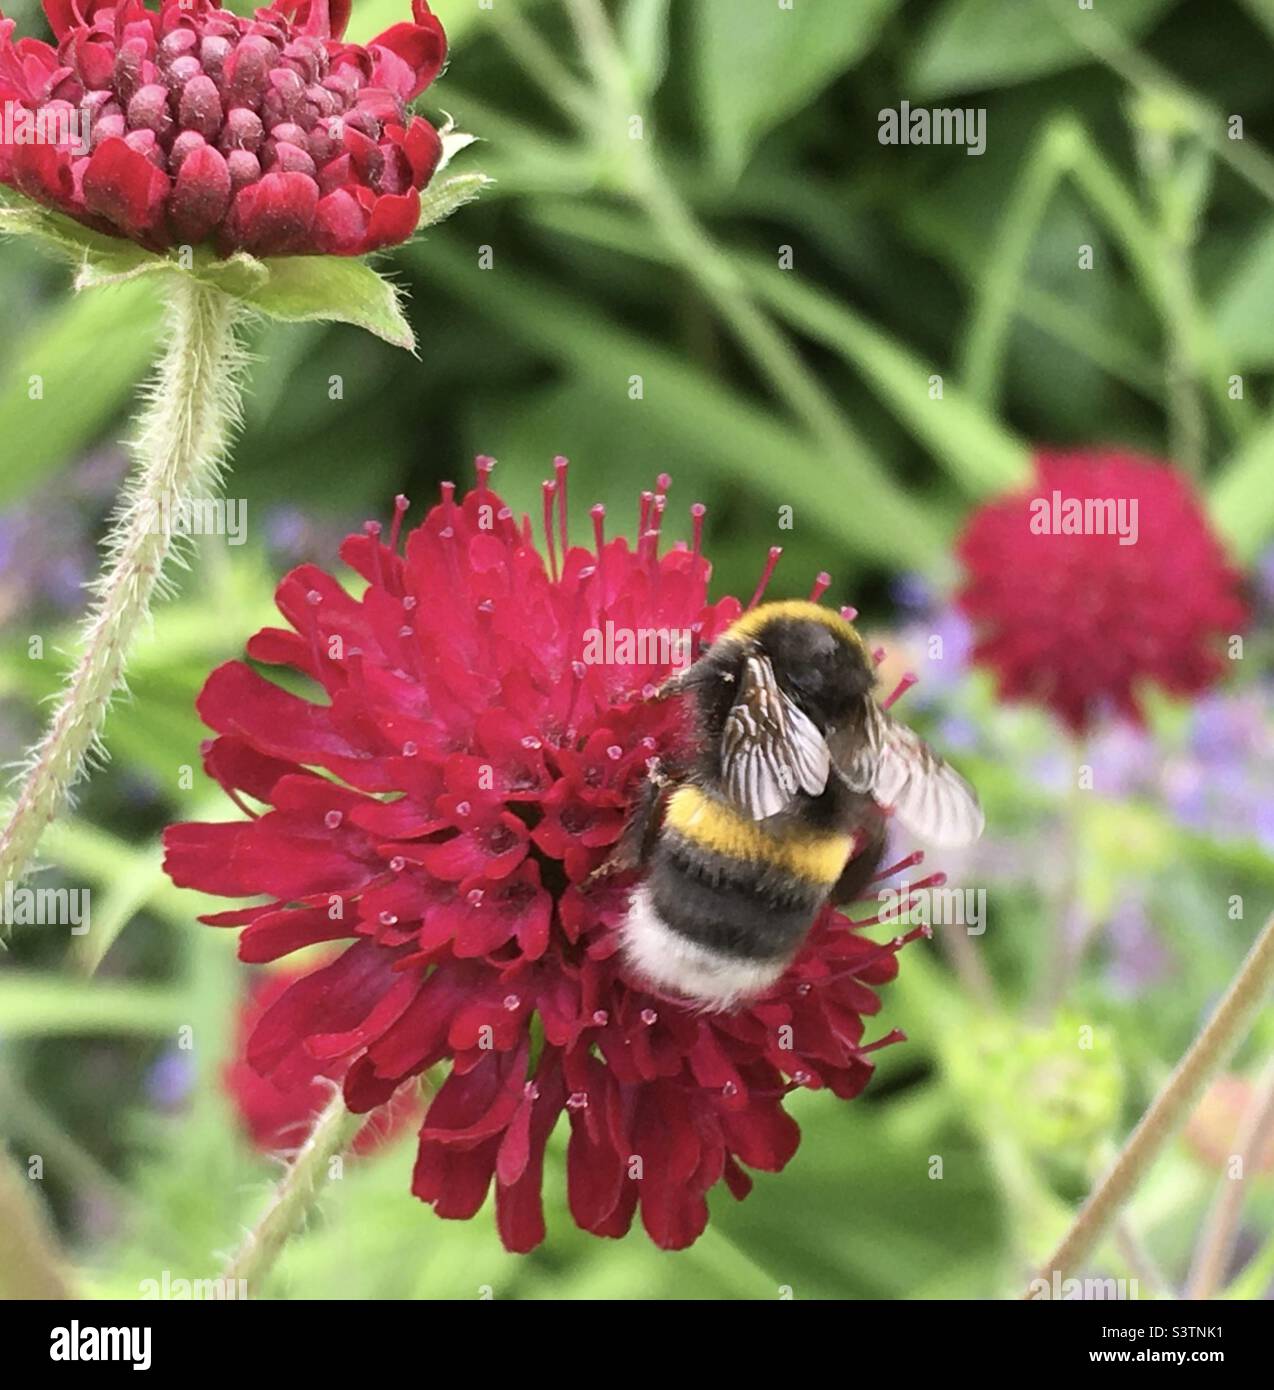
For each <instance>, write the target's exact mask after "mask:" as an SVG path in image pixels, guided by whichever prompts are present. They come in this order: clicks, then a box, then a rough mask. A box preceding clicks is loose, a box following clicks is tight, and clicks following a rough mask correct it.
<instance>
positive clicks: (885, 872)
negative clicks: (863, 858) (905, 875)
mask: <svg viewBox="0 0 1274 1390" xmlns="http://www.w3.org/2000/svg"><path fill="white" fill-rule="evenodd" d="M924 862H925V852H924V850H922V849H916V850H912V852H911V853H910V854H909V855H908V856H907V857H906V858H905V859H900V860H899V861H898V862H897V863H896V864H891V865H890V866H889V867H888V868H887V869H881V871H880V872H879V873H878V874H876V875H875V877H874V878H873V879H872V880H871V882H872V883H880V882H882V881H883V880H884V879H887V878H892V877H893V876H894V875H895V874H897V873H901V872H902V871H903V869H914V868H915V867H916V865H917V864H923V863H924Z"/></svg>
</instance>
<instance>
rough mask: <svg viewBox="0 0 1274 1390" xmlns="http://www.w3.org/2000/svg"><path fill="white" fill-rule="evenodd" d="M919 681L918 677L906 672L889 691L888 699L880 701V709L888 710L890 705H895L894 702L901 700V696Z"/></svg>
mask: <svg viewBox="0 0 1274 1390" xmlns="http://www.w3.org/2000/svg"><path fill="white" fill-rule="evenodd" d="M919 679H920V677H919V676H917V675H915V674H914V673H913V672H911V671H908V672H907V673H906V674H905V675H904V676H903V678H902V679H901V680H900V681H899V682H898V684H897V685H896V686H894V688H893V690H892V691H890V693H889V696H888V698H887V699H885V700H882V701H881V704H880V707H881V709H888V708H889V706H890V705H892V704H894V703H895V701H897V700H899V699H901V698H902V696H904V695H905V694H906V693H907V691H909V690H910V689H911V687H912V686H913V685H915V683H916V682H917V681H918V680H919Z"/></svg>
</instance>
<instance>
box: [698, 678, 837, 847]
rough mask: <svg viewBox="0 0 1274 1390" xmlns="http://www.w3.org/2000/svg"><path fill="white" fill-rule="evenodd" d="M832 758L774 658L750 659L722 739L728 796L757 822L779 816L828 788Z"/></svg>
mask: <svg viewBox="0 0 1274 1390" xmlns="http://www.w3.org/2000/svg"><path fill="white" fill-rule="evenodd" d="M830 772H831V753H830V752H829V751H828V747H827V743H826V742H825V740H824V738H823V735H822V734H821V733H820V732H819V730H818V729H817V728H816V727H815V725H814V724H813V723H812V722H811V720H810V719H809V717H808V716H807V715H806V714H805V713H804V712H803V711H802V710H800V709H799V708H798V707H797V705H796V704H795V703H794V702H793V701H792V700H791V699H790V698H789V697H788V696H787V695H785V694H784V693H783V691H782V690H780V689H779V686H778V682H777V681H776V680H775V678H774V668H773V666H771V665H770V661H769V658H768V657H766V656H761V655H751V656H747V657H745V658H744V662H743V672H742V676H741V678H740V683H739V698H738V700H737V701H736V702H735V704H734V705H733V707H732V708H731V710H730V713H729V714H728V715H727V716H726V721H725V727H724V729H723V730H722V735H721V776H722V781H723V783H724V785H725V790H726V795H727V796H729V798H730V800H731V801H733V802H734V804H735V805H736V806H738V807H739V809H740V810H742V811H745V812H746V813H747V814H748V815H749V816H751V817H752V819H753V820H765V819H766V817H767V816H773V815H777V814H778V812H779V811H782V810H783V809H784V808H785V807H786V806H787V805H788V804H789V803H790V802H791V801H792V800H793V798H794V797H795V796H796V794H797V792H798V791H803V792H808V793H809V794H810V795H811V796H817V795H818V794H819V793H820V792H821V791H822V790H823V789H824V787H826V786H827V778H828V776H829V774H830Z"/></svg>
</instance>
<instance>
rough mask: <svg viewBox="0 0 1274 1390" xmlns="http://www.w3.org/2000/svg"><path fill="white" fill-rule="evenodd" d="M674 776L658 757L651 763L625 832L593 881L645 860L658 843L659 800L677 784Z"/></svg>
mask: <svg viewBox="0 0 1274 1390" xmlns="http://www.w3.org/2000/svg"><path fill="white" fill-rule="evenodd" d="M673 781H674V778H673V777H671V776H670V775H669V774H668V772H666V771H665V770H664V767H663V765H662V763H660V762H659V760H658V759H656V760H655V762H654V763H653V764H652V765H651V768H650V771H649V773H648V774H647V776H646V780H645V781H644V782H643V783H642V786H641V791H640V792H639V793H638V796H637V803H636V805H635V806H634V807H633V810H632V814H631V815H630V816H629V818H628V824H627V825H625V826H624V833H623V834H622V835H621V836H620V837H619V839H618V840H617V841H616V843H615V848H614V850H613V851H612V852H611V856H610V858H609V859H607V860H606V862H605V863H604V864H601V865H599V866H598V867H597V868H596V869H594V870H593V872H592V873H591V874H589V876H588V882H589V883H592V882H594V881H595V880H597V879H599V878H606V877H607V876H608V875H610V874H619V873H623V872H624V871H625V870H627V869H635V868H637V867H638V865H640V864H641V863H643V862H644V860H645V859H646V856H647V855H648V854H649V852H650V848H651V845H652V844H653V843H654V839H655V832H656V830H657V829H658V823H659V803H660V802H661V801H662V799H663V795H664V793H665V792H666V791H667V790H668V788H669V787H670V786H672V785H673Z"/></svg>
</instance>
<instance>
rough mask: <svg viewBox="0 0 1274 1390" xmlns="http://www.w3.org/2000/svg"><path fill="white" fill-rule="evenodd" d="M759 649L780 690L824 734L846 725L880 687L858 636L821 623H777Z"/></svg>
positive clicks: (782, 620)
mask: <svg viewBox="0 0 1274 1390" xmlns="http://www.w3.org/2000/svg"><path fill="white" fill-rule="evenodd" d="M846 626H847V627H848V624H846ZM758 645H759V646H760V647H761V649H762V650H763V651H764V652H765V654H766V655H767V656H768V657H769V658H770V664H771V665H772V666H773V667H774V674H775V676H776V677H777V679H778V683H779V685H780V686H781V687H782V688H783V689H784V690H786V691H787V693H788V694H789V695H791V697H792V698H793V699H794V700H795V701H796V703H797V704H798V705H800V707H801V708H802V709H803V710H804V711H805V713H806V714H808V715H809V717H810V718H811V719H812V720H813V721H814V722H815V723H816V724H817V725H818V726H819V727H820V728H823V729H826V728H828V727H830V726H833V725H840V724H843V723H844V722H845V721H846V719H847V717H848V716H849V714H850V712H851V711H853V710H854V709H856V708H857V706H858V704H859V702H860V701H861V700H862V697H863V696H864V695H865V694H867V692H868V691H869V690H870V689H871V688H872V685H873V683H874V677H873V676H872V670H871V664H870V661H869V660H868V658H867V655H866V653H865V652H864V651H863V649H862V645H861V643H860V642H859V641H858V638H857V635H856V634H855V635H851V636H846V635H843V634H841V633H839V632H837V631H835V630H834V629H833V628H830V627H829V626H827V624H825V623H823V622H820V621H818V620H810V619H808V618H780V619H777V620H776V621H775V622H773V623H770V624H768V625H767V626H766V628H765V630H764V631H763V633H762V634H761V635H760V637H759V639H758Z"/></svg>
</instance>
